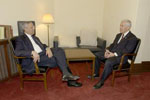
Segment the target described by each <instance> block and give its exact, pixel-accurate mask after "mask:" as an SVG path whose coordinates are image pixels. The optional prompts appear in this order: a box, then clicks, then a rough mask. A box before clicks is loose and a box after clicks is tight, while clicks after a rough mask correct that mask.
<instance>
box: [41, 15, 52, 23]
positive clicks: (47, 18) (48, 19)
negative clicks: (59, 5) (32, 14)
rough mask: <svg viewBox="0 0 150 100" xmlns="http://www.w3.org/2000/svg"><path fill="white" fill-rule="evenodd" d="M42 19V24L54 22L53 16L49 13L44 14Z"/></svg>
mask: <svg viewBox="0 0 150 100" xmlns="http://www.w3.org/2000/svg"><path fill="white" fill-rule="evenodd" d="M42 21H43V23H44V24H53V23H54V19H53V16H52V15H50V14H45V15H44V16H43V19H42Z"/></svg>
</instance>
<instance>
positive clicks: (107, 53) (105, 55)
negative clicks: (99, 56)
mask: <svg viewBox="0 0 150 100" xmlns="http://www.w3.org/2000/svg"><path fill="white" fill-rule="evenodd" d="M109 53H110V51H109V50H107V49H106V51H105V54H104V57H105V58H108V56H109Z"/></svg>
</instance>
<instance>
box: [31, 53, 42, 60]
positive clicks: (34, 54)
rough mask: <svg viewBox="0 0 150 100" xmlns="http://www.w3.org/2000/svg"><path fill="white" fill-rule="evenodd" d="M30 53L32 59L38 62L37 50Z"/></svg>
mask: <svg viewBox="0 0 150 100" xmlns="http://www.w3.org/2000/svg"><path fill="white" fill-rule="evenodd" d="M31 54H32V56H33V61H34V63H36V62H37V61H38V62H40V56H39V54H38V53H37V52H35V51H32V53H31Z"/></svg>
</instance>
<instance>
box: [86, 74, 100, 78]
mask: <svg viewBox="0 0 150 100" xmlns="http://www.w3.org/2000/svg"><path fill="white" fill-rule="evenodd" d="M93 77H94V78H99V74H94V75H93ZM88 78H89V79H91V78H92V75H88Z"/></svg>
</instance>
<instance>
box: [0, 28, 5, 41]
mask: <svg viewBox="0 0 150 100" xmlns="http://www.w3.org/2000/svg"><path fill="white" fill-rule="evenodd" d="M0 39H5V27H4V26H0Z"/></svg>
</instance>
